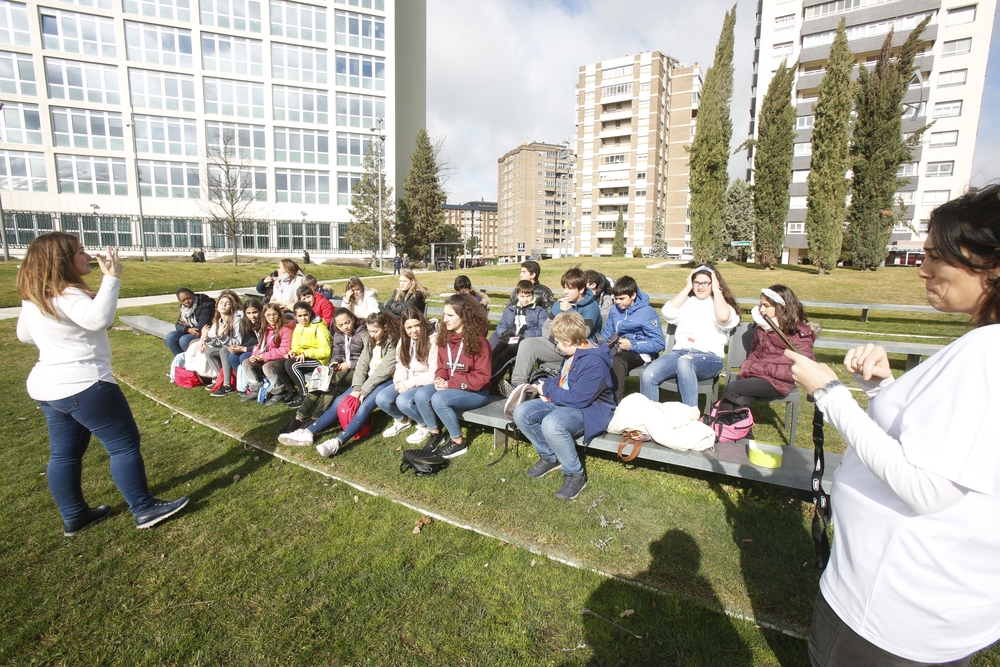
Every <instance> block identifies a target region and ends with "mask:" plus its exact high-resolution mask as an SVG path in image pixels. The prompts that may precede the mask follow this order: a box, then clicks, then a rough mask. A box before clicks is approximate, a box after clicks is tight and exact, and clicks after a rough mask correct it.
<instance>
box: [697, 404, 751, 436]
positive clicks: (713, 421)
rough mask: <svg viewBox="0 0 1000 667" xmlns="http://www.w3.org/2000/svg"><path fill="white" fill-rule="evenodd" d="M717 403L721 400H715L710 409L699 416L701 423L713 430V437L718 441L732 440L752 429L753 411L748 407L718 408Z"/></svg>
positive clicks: (746, 434)
mask: <svg viewBox="0 0 1000 667" xmlns="http://www.w3.org/2000/svg"><path fill="white" fill-rule="evenodd" d="M719 403H721V401H717V402H716V403H715V405H713V406H712V411H711V412H709V413H708V414H707V415H705V416H704V417H702V418H701V422H702V423H703V424H707V425H708V426H710V427H712V430H713V431H715V439H716V440H718V441H719V442H733V441H735V440H740V439H742V438H745V437H747V436H748V435H750V431H752V430H753V413H751V412H750V408H736V409H735V410H720V409H719Z"/></svg>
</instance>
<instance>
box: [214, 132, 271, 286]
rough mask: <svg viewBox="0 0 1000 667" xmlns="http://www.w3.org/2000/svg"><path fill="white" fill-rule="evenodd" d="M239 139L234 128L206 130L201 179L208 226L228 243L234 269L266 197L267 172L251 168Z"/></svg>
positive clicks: (248, 150) (248, 154)
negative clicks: (204, 168)
mask: <svg viewBox="0 0 1000 667" xmlns="http://www.w3.org/2000/svg"><path fill="white" fill-rule="evenodd" d="M241 139H243V137H241V136H240V134H239V132H238V131H237V129H236V128H235V127H226V126H222V129H221V130H216V129H210V130H209V133H208V146H207V155H208V165H207V169H206V171H207V173H206V174H205V180H204V183H205V191H206V194H207V195H208V196H207V197H206V199H205V201H206V202H207V203H206V205H205V208H206V212H207V214H208V216H209V224H210V225H211V226H212V231H213V232H214V233H215V234H220V235H223V236H225V237H226V238H227V239H229V242H230V243H231V244H232V248H233V265H234V266H235V265H236V260H237V253H238V251H239V247H240V242H241V239H242V238H243V236H244V235H245V234H252V233H253V232H254V231H255V230H256V225H257V221H256V219H255V216H254V215H253V214H254V212H255V210H256V205H257V203H258V202H259V201H264V200H265V199H266V198H267V182H266V179H267V175H266V173H267V172H266V171H265V170H264V169H263V168H262V167H261V168H255V167H254V166H253V163H252V160H251V150H252V149H251V147H250V142H249V140H246V141H241Z"/></svg>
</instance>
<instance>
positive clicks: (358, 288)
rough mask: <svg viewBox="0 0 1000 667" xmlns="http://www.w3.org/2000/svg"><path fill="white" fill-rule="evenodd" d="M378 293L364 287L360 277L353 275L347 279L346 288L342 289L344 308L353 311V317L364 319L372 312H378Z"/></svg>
mask: <svg viewBox="0 0 1000 667" xmlns="http://www.w3.org/2000/svg"><path fill="white" fill-rule="evenodd" d="M377 295H378V293H377V292H376V291H375V290H373V289H371V288H369V287H365V284H364V283H363V282H361V278H358V277H357V276H353V277H351V278H348V280H347V289H346V290H345V291H344V303H343V304H342V305H343V306H344V308H346V309H348V310H349V311H351V312H352V313H354V317H355V318H357V319H358V320H361V321H364V320H366V319H368V316H369V315H371V314H372V313H375V312H378V296H377Z"/></svg>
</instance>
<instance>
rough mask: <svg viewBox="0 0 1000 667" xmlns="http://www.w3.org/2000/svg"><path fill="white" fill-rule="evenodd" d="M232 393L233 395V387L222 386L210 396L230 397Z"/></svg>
mask: <svg viewBox="0 0 1000 667" xmlns="http://www.w3.org/2000/svg"><path fill="white" fill-rule="evenodd" d="M231 393H233V388H232V387H227V386H226V385H222V386H221V387H219V388H218V389H216V390H215V391H213V392H212V393H211V394H209V396H215V397H219V396H229V394H231Z"/></svg>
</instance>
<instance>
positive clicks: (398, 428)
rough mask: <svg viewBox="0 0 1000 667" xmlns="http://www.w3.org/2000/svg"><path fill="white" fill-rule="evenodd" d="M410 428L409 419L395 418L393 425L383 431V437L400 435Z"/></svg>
mask: <svg viewBox="0 0 1000 667" xmlns="http://www.w3.org/2000/svg"><path fill="white" fill-rule="evenodd" d="M408 428H410V420H409V419H394V420H393V422H392V425H391V426H390V427H389V428H387V429H386V430H384V431H382V437H383V438H391V437H393V436H396V435H399V434H400V433H402V432H403V431H405V430H406V429H408Z"/></svg>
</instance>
